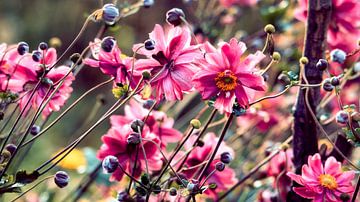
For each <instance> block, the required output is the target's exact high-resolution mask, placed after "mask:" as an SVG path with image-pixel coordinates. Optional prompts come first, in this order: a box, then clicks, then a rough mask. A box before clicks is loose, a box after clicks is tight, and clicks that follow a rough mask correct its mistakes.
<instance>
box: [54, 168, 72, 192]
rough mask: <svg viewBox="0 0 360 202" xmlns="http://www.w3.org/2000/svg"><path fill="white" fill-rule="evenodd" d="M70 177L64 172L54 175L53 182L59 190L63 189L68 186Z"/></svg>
mask: <svg viewBox="0 0 360 202" xmlns="http://www.w3.org/2000/svg"><path fill="white" fill-rule="evenodd" d="M69 181H70V177H69V175H68V174H67V173H66V172H65V171H58V172H56V173H55V177H54V182H55V184H56V185H57V186H58V187H59V188H64V187H66V186H67V185H68V184H69Z"/></svg>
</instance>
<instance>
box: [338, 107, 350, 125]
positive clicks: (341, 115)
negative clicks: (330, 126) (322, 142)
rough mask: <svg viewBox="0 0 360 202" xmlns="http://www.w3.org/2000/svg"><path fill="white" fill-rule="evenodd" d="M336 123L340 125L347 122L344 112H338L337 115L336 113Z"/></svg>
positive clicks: (346, 115)
mask: <svg viewBox="0 0 360 202" xmlns="http://www.w3.org/2000/svg"><path fill="white" fill-rule="evenodd" d="M335 119H336V122H337V123H340V124H346V123H347V122H348V121H349V114H348V113H347V112H346V111H343V110H341V111H338V113H336V117H335Z"/></svg>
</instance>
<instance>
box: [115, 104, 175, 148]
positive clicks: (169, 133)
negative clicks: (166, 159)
mask: <svg viewBox="0 0 360 202" xmlns="http://www.w3.org/2000/svg"><path fill="white" fill-rule="evenodd" d="M148 114H149V110H148V109H145V108H144V107H142V106H141V104H140V103H138V102H136V101H135V100H131V101H130V105H126V106H125V116H122V115H114V116H111V119H110V120H111V124H112V125H113V126H121V125H124V124H130V123H131V122H132V121H134V120H136V119H140V120H144V119H145V117H146V116H148ZM173 126H174V119H172V118H169V117H167V115H166V114H165V113H164V112H161V111H156V110H153V111H151V113H150V115H149V116H148V118H147V120H146V122H145V127H148V128H149V130H150V132H151V133H153V134H155V135H156V136H157V137H158V138H159V140H160V141H161V145H162V146H163V147H165V146H166V144H167V143H171V142H178V141H179V140H180V139H181V137H182V133H181V132H180V131H178V130H176V129H174V128H173Z"/></svg>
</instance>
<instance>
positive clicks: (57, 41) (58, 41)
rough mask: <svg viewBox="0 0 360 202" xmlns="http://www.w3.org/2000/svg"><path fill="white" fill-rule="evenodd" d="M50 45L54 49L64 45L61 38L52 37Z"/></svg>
mask: <svg viewBox="0 0 360 202" xmlns="http://www.w3.org/2000/svg"><path fill="white" fill-rule="evenodd" d="M49 44H50V46H51V47H54V48H59V47H61V45H62V43H61V39H60V38H59V37H52V38H51V39H50V40H49Z"/></svg>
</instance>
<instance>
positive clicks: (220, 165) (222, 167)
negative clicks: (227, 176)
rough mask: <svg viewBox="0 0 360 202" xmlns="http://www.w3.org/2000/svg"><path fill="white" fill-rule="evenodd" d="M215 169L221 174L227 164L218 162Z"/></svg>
mask: <svg viewBox="0 0 360 202" xmlns="http://www.w3.org/2000/svg"><path fill="white" fill-rule="evenodd" d="M215 169H216V170H217V171H220V172H221V171H223V170H224V169H225V164H224V163H223V162H217V163H216V164H215Z"/></svg>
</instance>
